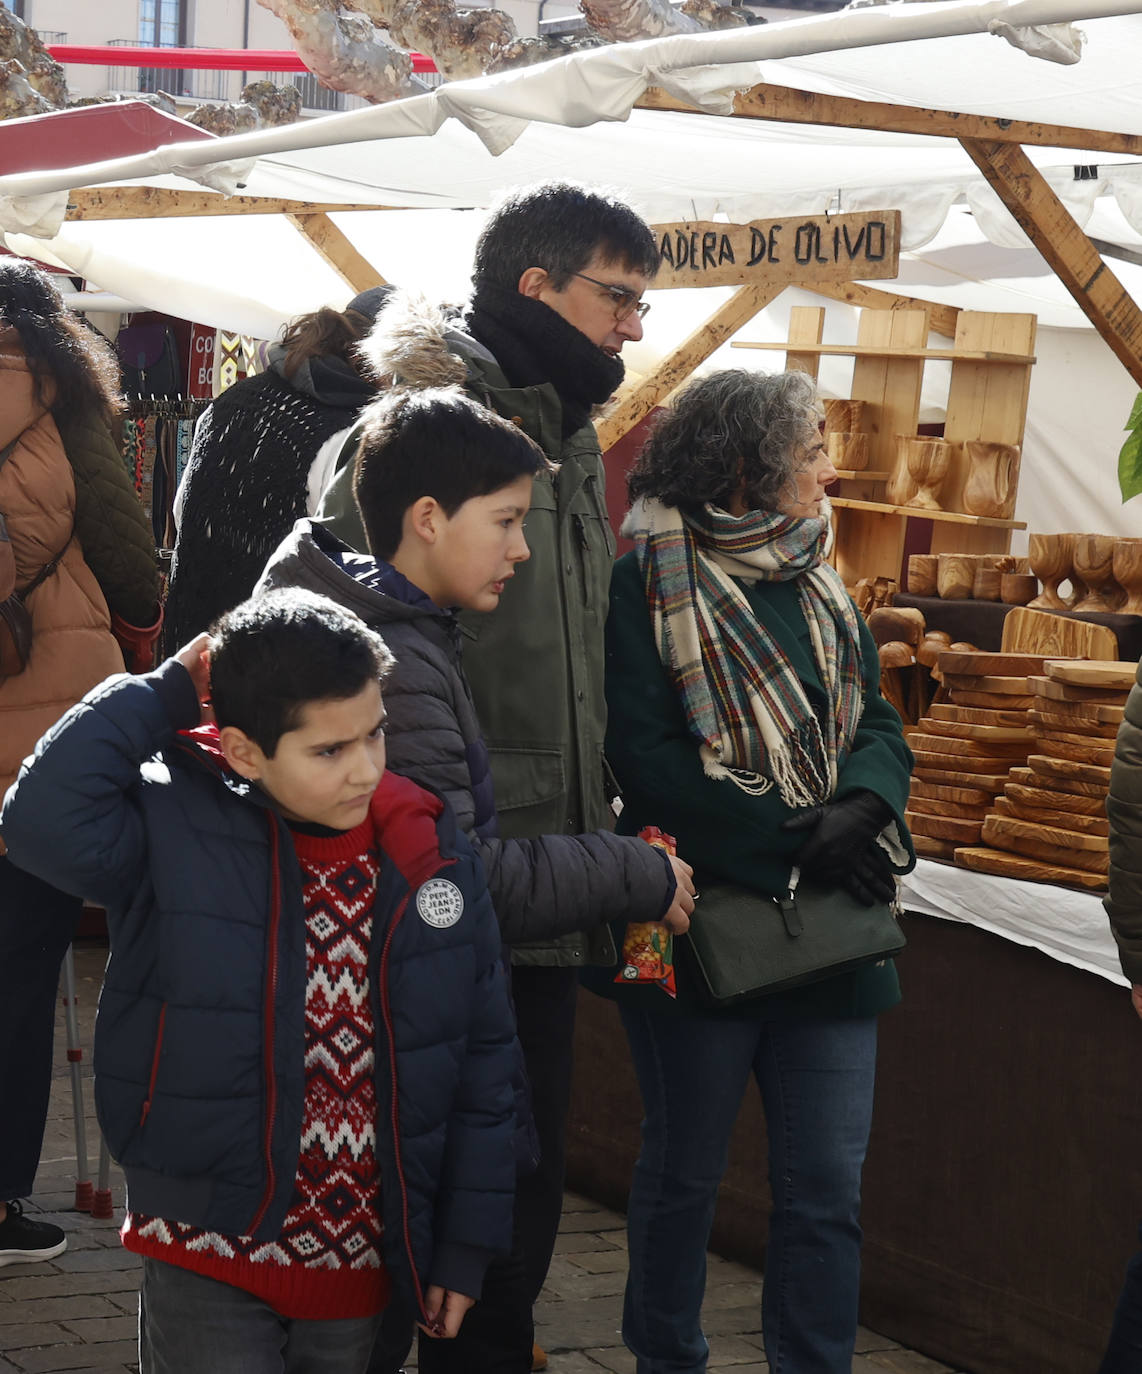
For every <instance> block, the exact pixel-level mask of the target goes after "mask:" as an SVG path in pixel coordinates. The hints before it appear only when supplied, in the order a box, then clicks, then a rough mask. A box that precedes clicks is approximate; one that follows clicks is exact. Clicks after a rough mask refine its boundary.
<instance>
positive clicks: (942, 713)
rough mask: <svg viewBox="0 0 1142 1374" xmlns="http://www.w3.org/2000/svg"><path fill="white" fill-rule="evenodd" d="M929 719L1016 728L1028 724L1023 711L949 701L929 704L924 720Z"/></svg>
mask: <svg viewBox="0 0 1142 1374" xmlns="http://www.w3.org/2000/svg"><path fill="white" fill-rule="evenodd" d="M929 720H942V721H947V722H949V723H955V724H960V723H962V724H965V725H998V726H1005V727H1008V728H1015V729H1020V728H1025V727H1026V725H1027V717H1026V716H1025V715H1024V714H1023V712H1022V711H992V710H985V709H984V708H983V707H982V706H952V705H951V704H950V703H948V702H940V703H938V704H935V703H934V704H933V705H931V706H929V707H928V714H927V715H926V716H925V717H924V721H929ZM921 724H923V722H921Z"/></svg>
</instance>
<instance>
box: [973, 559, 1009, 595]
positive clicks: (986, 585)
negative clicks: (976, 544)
mask: <svg viewBox="0 0 1142 1374" xmlns="http://www.w3.org/2000/svg"><path fill="white" fill-rule="evenodd" d="M1002 578H1003V574H1002V573H1001V572H1000V571H999V569H998V568H984V567H979V568H976V570H975V577H974V578H973V579H972V586H971V594H972V596H973V598H974V599H975V600H976V601H998V600H999V586H1000V581H1001V579H1002Z"/></svg>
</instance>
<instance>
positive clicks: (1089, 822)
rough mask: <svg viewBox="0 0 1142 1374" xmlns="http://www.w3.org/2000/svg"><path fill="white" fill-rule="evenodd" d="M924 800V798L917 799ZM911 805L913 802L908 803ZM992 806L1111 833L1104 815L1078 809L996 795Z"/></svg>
mask: <svg viewBox="0 0 1142 1374" xmlns="http://www.w3.org/2000/svg"><path fill="white" fill-rule="evenodd" d="M917 800H918V801H920V802H923V801H924V799H923V798H918V799H917ZM908 804H909V806H911V805H912V802H909V803H908ZM925 804H926V805H929V806H932V805H937V804H938V805H940V806H950V805H951V804H952V803H950V802H940V803H934V802H927V803H925ZM992 808H993V810H994V811H995V814H996V815H997V816H1013V817H1015V818H1016V819H1017V820H1021V821H1031V822H1032V823H1033V824H1035V825H1053V826H1056V827H1058V828H1059V829H1060V830H1074V831H1077V833H1078V834H1080V835H1109V834H1110V822H1109V821H1108V820H1107V819H1106V818H1105V817H1103V816H1080V815H1079V814H1078V812H1077V811H1063V810H1060V809H1058V808H1051V809H1043V808H1040V807H1038V806H1027V805H1026V804H1025V803H1024V802H1021V801H1019V800H1018V799H1017V798H1015V797H1011V796H1003V797H996V799H995V801H993V802H992Z"/></svg>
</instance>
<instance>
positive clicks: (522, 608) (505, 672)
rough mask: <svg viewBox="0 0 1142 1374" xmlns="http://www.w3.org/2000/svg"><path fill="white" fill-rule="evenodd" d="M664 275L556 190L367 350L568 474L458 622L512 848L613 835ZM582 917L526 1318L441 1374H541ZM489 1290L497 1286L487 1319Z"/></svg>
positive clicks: (612, 202) (402, 298)
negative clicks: (448, 291)
mask: <svg viewBox="0 0 1142 1374" xmlns="http://www.w3.org/2000/svg"><path fill="white" fill-rule="evenodd" d="M657 268H658V251H657V246H656V244H655V240H654V235H653V234H652V233H651V231H650V229H649V228H648V226H647V225H646V224H645V223H644V222H643V221H642V220H641V219H640V218H639V217H638V215H637V214H635V212H634V211H633V210H632V209H631V208H630V207H629V206H627V205H626V204H624V203H623V202H622V201H620V200H617V199H616V198H614V197H612V196H610V195H606V194H603V193H601V192H599V191H596V190H592V189H588V188H585V187H581V186H576V185H571V184H568V183H564V182H548V183H545V184H542V185H539V186H534V187H530V188H528V189H526V190H522V191H519V192H516V193H514V194H512V195H511V196H509V197H508V199H507V200H505V201H504V202H503V203H502V204H501V205H500V206H499V207H498V208H497V209H496V210H494V211H493V212H492V213H491V215H490V217H489V219H488V221H487V223H486V225H485V227H484V230H483V233H482V234H481V236H480V239H479V242H478V244H477V247H476V256H475V264H474V271H473V287H472V295H471V300H470V302H469V304H468V306H467V307H466V308H465V309H464V310H463V311H453V312H448V311H445V310H443V309H440V308H437V307H435V306H432V305H429V304H428V303H426V302H425V301H423V300H418V299H415V298H411V297H409V296H407V295H398V296H395V297H394V298H393V299H392V300H390V301H388V302H386V304H385V307H384V309H383V310H382V312H381V314H380V315H379V317H378V319H377V322H376V324H375V326H374V328H373V330H372V332H371V334H370V336H369V338H368V339H367V340H366V342H365V344H364V345H363V348H364V351H365V352H366V354H367V356H368V358H369V359H370V361H371V363H372V366H373V368H374V370H375V372H376V373H377V375H378V378H379V379H380V381H381V386H382V389H383V388H384V387H385V386H388V387H405V388H413V389H419V388H423V387H431V386H447V385H456V384H459V385H461V386H462V387H464V389H465V390H466V391H467V392H468V393H469V394H470V395H471V396H473V397H475V398H476V399H477V400H479V401H481V402H482V403H483V404H485V405H487V406H488V407H490V408H491V409H492V410H494V411H496V412H497V413H498V414H499V415H501V416H504V417H505V418H507V419H509V420H512V421H513V422H514V423H515V424H517V425H518V426H519V427H520V428H521V429H522V430H523V431H524V432H525V433H526V434H528V435H529V436H530V437H531V438H532V439H534V440H535V441H536V442H537V443H538V444H539V445H540V447H541V448H542V449H543V450H544V452H545V453H546V455H547V457H548V458H549V459H550V460H551V462H552V469H551V471H550V472H546V471H545V472H541V473H539V474H537V476H536V479H535V483H534V489H533V494H532V501H531V510H530V512H529V514H528V520H527V540H528V544H529V546H530V549H531V558H530V559H529V560H528V561H527V562H526V563H524V564H522V565H521V566H520V568H519V570H518V572H517V575H516V576H515V577H514V578H512V580H511V582H510V584H509V585H508V586H507V587H505V589H504V593H503V596H502V597H501V599H500V606H499V609H498V610H496V611H495V612H494V613H493V614H490V615H487V614H478V613H471V612H466V613H465V614H464V615H463V616H462V618H461V623H462V627H463V631H464V635H465V641H464V670H465V673H466V675H467V677H468V679H469V681H470V683H471V688H472V694H473V697H474V700H475V704H476V712H477V716H478V719H479V724H480V727H481V730H482V732H483V735H484V738H485V740H486V742H487V745H488V749H489V752H490V756H491V766H492V777H493V782H494V787H495V796H496V804H497V810H498V814H499V829H500V834H501V836H502V837H504V838H505V839H508V838H523V839H531V838H535V837H538V836H542V835H552V834H559V833H563V834H566V835H576V834H582V833H585V832H589V831H592V830H599V829H603V828H606V827H607V826H608V824H609V823H610V821H611V815H610V808H609V802H610V799H611V797H612V796H613V795H614V790H615V789H614V788H613V787H612V786H610V785H609V782H608V778H607V775H606V772H605V764H604V761H603V737H604V731H605V726H606V708H605V702H604V695H603V628H604V624H605V622H606V616H607V603H608V585H609V581H610V574H611V565H612V562H613V558H614V538H613V535H612V533H611V529H610V526H609V523H608V519H607V505H606V495H605V474H604V469H603V463H602V457H601V454H600V450H599V442H598V439H597V437H596V435H595V431H594V428H593V426H592V424H591V413H592V410H593V408H594V407H595V406H597V405H600V404H602V403H603V402H604V401H606V400H607V399H608V398H609V397H610V396H611V395H612V394H613V393H614V391H615V390H616V389H617V388H618V386H619V384H620V383H621V381H622V379H623V371H624V369H623V364H622V360H621V358H620V356H619V355H620V353H621V350H622V348H623V346H624V344H626V343H628V342H632V341H636V340H638V339H640V338H641V337H642V318H643V316H644V315H645V313H646V310H647V309H648V307H647V306H646V305H645V303H644V302H643V301H642V295H643V292H644V291H645V290H646V289H647V287H648V286H649V285H650V283H651V281H652V280H653V278H654V275H655V273H656V271H657ZM355 451H356V443H355V442H353V440H352V439H351V440H350V441H349V443H348V444H347V445H346V448H345V449H344V450H343V455H342V456H343V464H342V467H341V469H340V471H339V472H338V474H337V476H336V477H335V478H334V480H333V482H332V484H331V485H330V487H328V488H327V490H326V493H325V497H324V499H323V503H322V506H321V508H320V511H319V518H321V519H323V520H324V521H325V522H326V523H327V524H329V525H330V526H331V527H332V530H333V533H334V534H336V535H337V536H338V537H339V538H341V539H342V540H344V541H345V542H346V543H347V544H349V545H351V546H352V547H354V548H357V549H361V550H364V549H365V548H366V542H365V537H364V531H363V529H362V525H361V520H360V515H359V512H358V511H357V509H356V507H355V505H354V503H353V498H352V476H353V465H352V463H351V462H349V461H348V460H349V458H351V457H352V456H353V454H354V453H355ZM583 915H584V920H583V927H584V928H583V929H581V930H579V931H576V932H574V933H572V934H569V935H566V936H563V937H561V938H559V939H555V940H549V941H545V942H543V943H536V944H527V945H516V946H515V947H514V948H513V965H514V968H513V992H514V995H515V1001H516V1010H517V1016H518V1023H519V1036H520V1040H521V1042H522V1044H523V1047H524V1052H525V1055H526V1057H527V1065H528V1072H529V1076H530V1078H531V1083H532V1090H533V1095H534V1106H535V1114H536V1124H537V1128H538V1131H539V1138H540V1144H541V1147H542V1150H543V1159H542V1162H541V1164H540V1167H539V1170H538V1171H537V1173H536V1174H534V1175H532V1176H531V1177H530V1178H526V1179H521V1180H520V1185H519V1190H518V1193H517V1202H516V1214H517V1230H518V1232H519V1235H518V1237H517V1251H518V1253H517V1255H516V1256H515V1259H516V1261H517V1265H516V1268H517V1272H516V1273H515V1274H514V1275H506V1274H501V1275H500V1277H501V1279H502V1280H503V1282H504V1285H505V1287H507V1288H510V1289H511V1291H512V1293H513V1294H514V1295H515V1298H516V1300H517V1305H519V1306H522V1307H523V1308H525V1309H526V1313H525V1318H524V1320H522V1321H520V1320H515V1321H509V1320H507V1319H506V1318H505V1320H504V1321H503V1322H502V1323H501V1327H502V1331H503V1336H502V1340H501V1342H500V1348H499V1349H492V1348H491V1346H490V1345H489V1347H487V1348H484V1349H481V1350H480V1351H478V1352H477V1351H474V1350H473V1349H471V1348H470V1339H469V1342H468V1343H466V1342H465V1340H464V1337H461V1339H460V1341H458V1342H449V1347H450V1348H449V1349H448V1350H447V1351H443V1350H442V1349H440V1348H439V1347H438V1346H437V1345H436V1344H435V1343H434V1345H433V1348H432V1350H431V1351H427V1350H426V1348H425V1347H424V1346H423V1345H422V1349H421V1361H422V1363H421V1369H422V1370H423V1371H425V1374H436V1371H438V1370H456V1371H461V1370H462V1371H464V1374H481V1371H484V1370H487V1371H492V1370H495V1371H497V1374H499V1371H505V1372H506V1371H512V1374H515V1371H521V1372H522V1371H525V1370H528V1369H529V1368H530V1366H531V1350H530V1344H528V1345H527V1347H526V1348H524V1341H523V1336H524V1335H525V1334H526V1333H527V1331H529V1330H530V1308H531V1305H532V1303H533V1302H534V1300H535V1298H536V1297H537V1296H538V1294H539V1290H540V1288H541V1287H542V1286H543V1281H544V1278H545V1277H546V1274H547V1268H548V1265H549V1263H550V1258H551V1253H552V1249H553V1246H554V1241H555V1235H556V1232H557V1231H558V1227H559V1217H560V1210H561V1207H562V1190H563V1167H564V1155H565V1149H564V1140H563V1136H564V1125H565V1121H566V1114H567V1107H568V1100H569V1096H570V1083H571V1046H572V1036H573V1030H574V1014H575V1000H576V995H577V991H578V970H579V969H580V968H582V967H584V966H585V965H587V964H605V965H614V964H615V963H616V958H617V956H616V951H615V949H614V943H613V941H612V939H611V936H610V933H609V931H608V929H607V928H606V926H601V927H600V926H597V925H595V923H594V922H593V920H592V914H591V913H590V912H584V913H583ZM494 1268H495V1266H493V1269H494ZM492 1280H493V1272H491V1271H490V1272H489V1276H488V1283H487V1284H486V1285H485V1294H484V1302H485V1303H487V1302H488V1300H489V1285H490V1284H491V1283H492ZM518 1315H519V1314H518V1313H517V1316H518ZM472 1329H473V1330H474V1329H475V1328H474V1327H473V1328H472ZM528 1341H530V1337H528ZM493 1343H494V1342H493ZM426 1354H427V1355H428V1358H429V1359H430V1360H431V1361H432V1363H431V1364H430V1365H426V1364H425V1363H424V1360H425V1356H426ZM374 1369H375V1370H376V1371H381V1370H383V1369H385V1366H383V1365H381V1364H379V1363H375V1364H374Z"/></svg>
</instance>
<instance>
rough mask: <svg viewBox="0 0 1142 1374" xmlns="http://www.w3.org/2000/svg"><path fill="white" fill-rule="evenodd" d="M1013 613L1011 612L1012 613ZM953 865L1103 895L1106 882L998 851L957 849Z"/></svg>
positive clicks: (1003, 876) (1088, 874)
mask: <svg viewBox="0 0 1142 1374" xmlns="http://www.w3.org/2000/svg"><path fill="white" fill-rule="evenodd" d="M1012 614H1014V612H1013V613H1012ZM956 863H957V864H959V865H960V866H961V867H963V868H970V869H973V870H974V871H975V872H976V873H995V874H998V876H999V877H1001V878H1022V879H1023V880H1024V881H1025V882H1029V883H1060V884H1062V885H1063V886H1064V887H1083V888H1086V889H1087V890H1088V891H1090V892H1105V891H1106V879H1105V878H1103V877H1101V876H1100V875H1099V874H1097V873H1084V872H1083V871H1082V869H1079V868H1066V867H1064V866H1063V865H1062V864H1049V863H1040V862H1039V861H1038V860H1036V859H1027V858H1024V857H1022V856H1021V855H1018V854H1007V853H1004V852H1003V851H1002V850H999V849H984V848H979V847H973V848H968V849H957V850H956Z"/></svg>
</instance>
